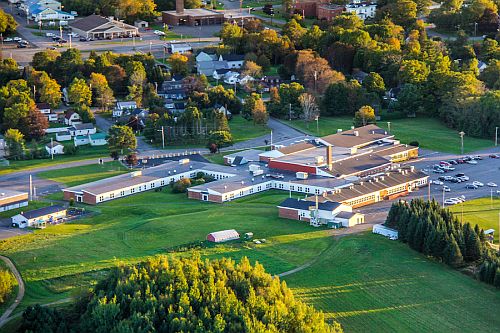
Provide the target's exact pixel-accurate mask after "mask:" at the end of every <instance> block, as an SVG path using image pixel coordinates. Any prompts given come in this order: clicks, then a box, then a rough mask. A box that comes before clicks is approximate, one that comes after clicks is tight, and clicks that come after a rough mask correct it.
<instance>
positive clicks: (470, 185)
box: [465, 184, 477, 190]
mask: <svg viewBox="0 0 500 333" xmlns="http://www.w3.org/2000/svg"><path fill="white" fill-rule="evenodd" d="M465 188H466V189H469V190H476V189H477V186H476V185H474V184H467V185H465Z"/></svg>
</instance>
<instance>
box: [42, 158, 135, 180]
mask: <svg viewBox="0 0 500 333" xmlns="http://www.w3.org/2000/svg"><path fill="white" fill-rule="evenodd" d="M128 171H129V169H128V168H126V167H124V166H123V165H122V164H121V163H120V162H118V161H113V162H106V163H104V164H102V165H99V164H97V163H96V164H91V165H83V166H78V167H72V168H65V169H58V170H50V171H44V172H40V173H38V175H37V176H38V177H40V178H45V179H50V180H53V181H56V182H59V183H63V184H65V185H67V186H75V185H80V184H83V183H90V182H93V181H96V180H100V179H104V178H109V177H113V176H116V175H121V174H122V173H126V172H128Z"/></svg>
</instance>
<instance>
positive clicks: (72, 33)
mask: <svg viewBox="0 0 500 333" xmlns="http://www.w3.org/2000/svg"><path fill="white" fill-rule="evenodd" d="M68 36H71V37H74V38H78V37H80V35H79V34H77V33H76V32H70V33H69V34H68Z"/></svg>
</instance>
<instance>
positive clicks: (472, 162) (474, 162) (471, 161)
mask: <svg viewBox="0 0 500 333" xmlns="http://www.w3.org/2000/svg"><path fill="white" fill-rule="evenodd" d="M465 163H467V164H473V165H475V164H477V161H474V160H470V161H467V162H465Z"/></svg>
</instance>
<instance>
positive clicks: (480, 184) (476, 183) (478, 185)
mask: <svg viewBox="0 0 500 333" xmlns="http://www.w3.org/2000/svg"><path fill="white" fill-rule="evenodd" d="M472 184H473V185H476V186H477V187H483V186H484V184H483V183H481V182H478V181H473V182H472Z"/></svg>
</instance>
